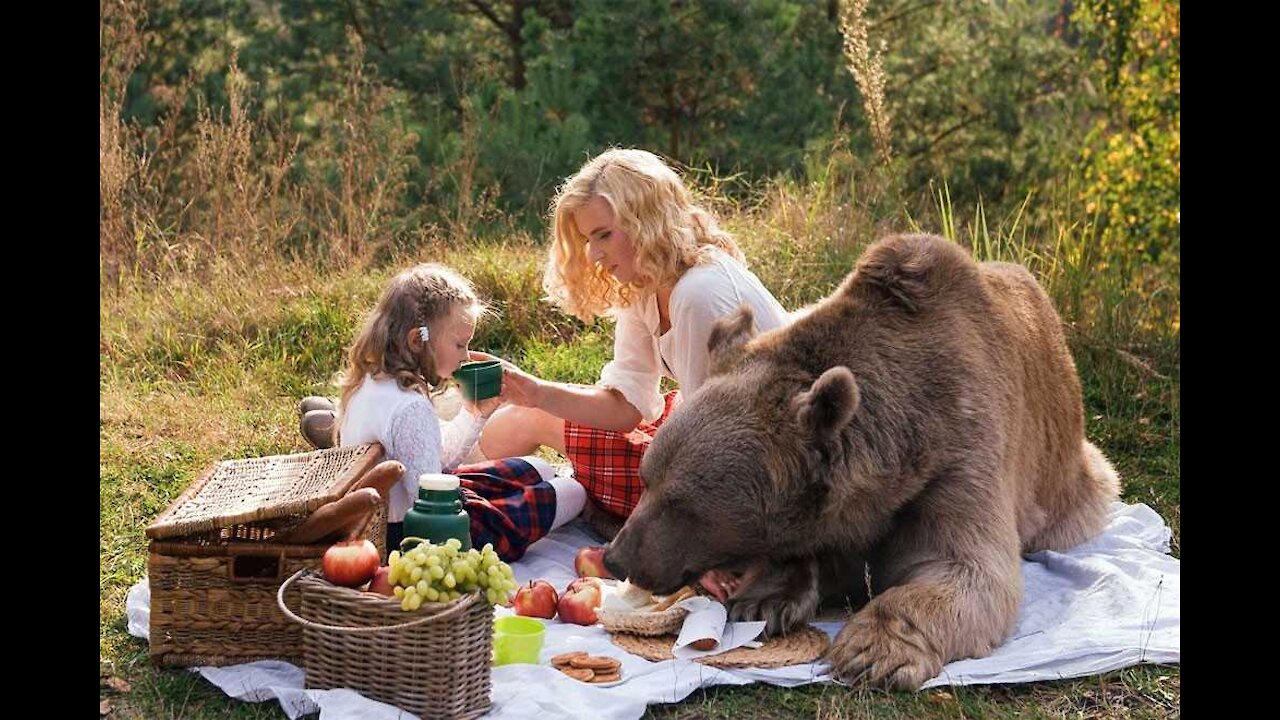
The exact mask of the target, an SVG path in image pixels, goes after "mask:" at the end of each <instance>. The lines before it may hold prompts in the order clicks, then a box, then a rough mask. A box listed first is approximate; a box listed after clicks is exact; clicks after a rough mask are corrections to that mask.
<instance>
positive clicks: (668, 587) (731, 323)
mask: <svg viewBox="0 0 1280 720" xmlns="http://www.w3.org/2000/svg"><path fill="white" fill-rule="evenodd" d="M779 332H784V330H778V331H773V332H772V333H768V334H766V335H764V336H761V337H760V338H757V339H756V340H755V341H754V342H752V343H751V344H750V346H749V345H748V340H750V339H751V337H752V335H753V318H752V315H751V311H750V309H749V308H747V307H743V308H740V309H739V310H738V311H737V312H736V313H735V314H733V315H731V316H729V317H727V318H723V319H721V320H720V321H718V322H717V324H716V326H715V329H714V330H713V332H712V334H711V337H710V340H709V342H708V349H709V350H710V353H711V375H710V376H709V377H708V379H707V381H706V383H705V384H704V385H703V386H702V387H701V388H699V389H698V391H697V392H696V393H694V394H693V395H692V396H690V397H687V398H684V400H683V402H682V404H681V406H680V407H678V408H677V409H676V410H675V411H674V412H673V413H672V414H671V416H670V417H669V418H668V419H667V421H666V422H665V423H664V425H663V426H662V428H661V429H660V430H659V431H658V433H657V434H656V436H655V437H654V440H653V443H652V445H651V446H650V447H649V449H648V450H647V451H646V452H645V455H644V458H643V460H642V462H641V466H640V473H641V476H642V478H643V479H644V482H645V487H646V489H645V493H644V496H643V497H642V498H641V500H640V503H639V505H638V506H637V507H636V509H635V511H634V512H633V513H632V514H631V516H630V518H628V520H627V523H626V525H624V526H623V528H622V530H621V531H620V532H619V533H618V535H617V537H615V538H614V540H613V542H612V543H611V544H610V546H609V549H608V551H607V552H606V554H605V563H606V566H607V567H608V568H609V569H610V571H611V572H612V573H613V574H614V575H615V576H617V577H630V579H631V580H632V582H634V583H636V584H637V585H640V586H641V587H645V588H647V589H649V590H651V591H653V592H654V593H658V594H662V593H667V592H671V591H673V590H675V589H678V588H679V587H680V586H681V585H685V584H690V583H692V582H694V581H696V580H697V579H698V578H699V577H700V576H701V575H702V574H703V573H705V572H707V571H709V570H728V571H731V572H742V571H744V570H745V569H747V568H748V566H750V565H753V564H755V563H756V561H758V560H760V559H761V558H765V557H768V558H773V559H779V560H784V561H785V560H786V559H787V558H794V557H801V556H806V555H809V554H812V553H813V552H814V551H815V550H817V549H818V548H819V546H820V545H822V544H823V542H824V538H823V537H821V534H820V533H819V532H818V528H819V527H820V525H821V523H820V522H819V519H820V514H821V513H822V512H823V508H824V504H825V501H826V499H827V495H828V493H829V491H830V489H831V486H830V484H829V481H830V472H829V470H830V468H831V467H832V465H833V464H839V457H838V456H839V455H840V454H841V453H842V452H843V450H842V448H843V447H844V443H843V442H842V440H841V438H840V435H841V433H842V430H843V428H845V426H847V425H848V424H849V423H850V422H851V421H852V419H853V417H854V415H855V413H856V412H857V410H858V401H859V395H858V385H857V383H856V382H855V380H854V377H853V374H852V373H851V372H850V371H849V369H848V368H847V367H844V366H840V365H837V366H834V367H830V368H828V369H826V370H824V371H822V372H821V373H819V374H818V375H817V376H816V377H815V376H814V374H813V373H812V372H810V371H806V370H805V369H803V368H802V367H800V366H798V365H795V364H791V363H785V362H778V360H777V358H776V356H775V355H774V354H771V353H769V352H756V351H755V350H757V349H761V348H757V346H758V345H762V344H763V345H764V346H767V345H768V344H769V342H770V341H771V336H775V335H777V333H779ZM772 339H776V338H772Z"/></svg>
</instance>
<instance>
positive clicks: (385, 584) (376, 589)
mask: <svg viewBox="0 0 1280 720" xmlns="http://www.w3.org/2000/svg"><path fill="white" fill-rule="evenodd" d="M390 575H391V568H390V567H388V566H386V565H383V566H382V567H380V568H378V569H377V570H375V571H374V573H373V579H372V580H370V581H369V590H368V591H367V592H371V593H378V594H379V595H386V596H387V597H395V591H394V590H392V586H391V583H390V582H389V581H388V580H387V578H388V577H390Z"/></svg>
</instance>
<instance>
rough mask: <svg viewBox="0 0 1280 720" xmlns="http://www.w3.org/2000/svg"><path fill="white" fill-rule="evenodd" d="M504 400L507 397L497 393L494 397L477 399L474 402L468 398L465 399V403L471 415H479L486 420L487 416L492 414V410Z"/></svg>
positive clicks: (498, 406)
mask: <svg viewBox="0 0 1280 720" xmlns="http://www.w3.org/2000/svg"><path fill="white" fill-rule="evenodd" d="M506 401H507V399H506V398H505V397H503V396H502V395H498V396H496V397H491V398H485V399H484V400H477V401H475V402H471V401H470V400H468V401H466V405H467V409H468V410H469V411H470V412H471V414H472V415H479V416H480V417H481V418H483V419H485V420H488V419H489V416H490V415H492V414H493V411H494V410H497V409H498V408H500V407H502V405H503V403H505V402H506Z"/></svg>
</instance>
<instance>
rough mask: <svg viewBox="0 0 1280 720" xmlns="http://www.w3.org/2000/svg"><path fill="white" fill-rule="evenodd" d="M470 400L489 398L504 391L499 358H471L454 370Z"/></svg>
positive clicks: (463, 391)
mask: <svg viewBox="0 0 1280 720" xmlns="http://www.w3.org/2000/svg"><path fill="white" fill-rule="evenodd" d="M453 377H454V378H455V379H457V381H458V384H459V385H461V386H462V396H463V397H465V398H466V399H468V400H487V399H488V398H491V397H497V396H498V395H499V394H500V393H501V392H502V363H501V362H499V361H497V360H469V361H467V362H464V363H462V365H460V366H458V369H457V370H454V371H453Z"/></svg>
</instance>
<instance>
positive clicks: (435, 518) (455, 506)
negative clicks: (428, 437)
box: [404, 473, 471, 552]
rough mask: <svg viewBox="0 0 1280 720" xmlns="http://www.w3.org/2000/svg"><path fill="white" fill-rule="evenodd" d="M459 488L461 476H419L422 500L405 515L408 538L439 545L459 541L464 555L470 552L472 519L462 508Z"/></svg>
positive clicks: (415, 503) (405, 529)
mask: <svg viewBox="0 0 1280 720" xmlns="http://www.w3.org/2000/svg"><path fill="white" fill-rule="evenodd" d="M458 487H459V482H458V476H457V475H441V474H435V473H423V474H422V475H421V476H419V477H418V499H417V500H416V501H414V503H413V507H412V508H409V512H408V513H406V514H405V516H404V536H405V538H406V539H407V538H414V537H417V538H423V539H425V540H429V541H430V542H431V543H432V544H435V545H443V544H444V543H445V541H446V540H448V539H449V538H457V539H458V541H459V542H461V543H462V551H463V552H466V551H467V550H470V549H471V518H470V517H469V516H468V515H467V511H466V510H463V509H462V493H461V492H460V491H459V489H458ZM415 544H416V543H415ZM404 549H405V550H408V549H410V548H409V547H406V548H404Z"/></svg>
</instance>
